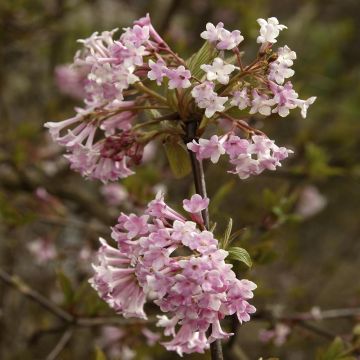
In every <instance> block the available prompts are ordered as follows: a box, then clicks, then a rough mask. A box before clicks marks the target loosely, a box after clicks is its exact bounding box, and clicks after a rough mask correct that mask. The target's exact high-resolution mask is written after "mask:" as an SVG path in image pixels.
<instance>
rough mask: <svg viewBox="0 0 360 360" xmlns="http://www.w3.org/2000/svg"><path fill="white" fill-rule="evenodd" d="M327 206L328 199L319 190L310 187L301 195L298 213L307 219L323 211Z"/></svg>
mask: <svg viewBox="0 0 360 360" xmlns="http://www.w3.org/2000/svg"><path fill="white" fill-rule="evenodd" d="M326 204H327V199H326V197H325V196H324V195H322V194H321V193H320V191H319V189H318V188H316V187H315V186H312V185H308V186H306V187H305V188H304V189H303V190H302V191H301V193H300V196H299V200H298V203H297V206H296V213H297V214H299V215H301V216H302V217H303V218H305V219H306V218H309V217H311V216H314V215H316V214H317V213H319V212H320V211H322V210H323V209H324V208H325V206H326Z"/></svg>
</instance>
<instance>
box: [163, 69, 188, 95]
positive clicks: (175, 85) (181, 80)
mask: <svg viewBox="0 0 360 360" xmlns="http://www.w3.org/2000/svg"><path fill="white" fill-rule="evenodd" d="M164 72H165V74H166V76H167V77H168V78H169V84H168V86H169V89H186V88H188V87H190V86H191V82H190V78H191V72H190V70H187V69H185V67H184V65H180V66H179V67H177V68H176V69H168V68H165V69H164Z"/></svg>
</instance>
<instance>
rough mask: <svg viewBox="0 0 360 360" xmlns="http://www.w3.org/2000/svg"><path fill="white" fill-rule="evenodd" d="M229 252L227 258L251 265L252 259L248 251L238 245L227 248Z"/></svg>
mask: <svg viewBox="0 0 360 360" xmlns="http://www.w3.org/2000/svg"><path fill="white" fill-rule="evenodd" d="M227 251H228V252H229V258H230V259H232V260H237V261H241V262H243V263H244V264H245V265H247V266H248V267H251V266H252V261H251V257H250V255H249V253H248V252H247V251H246V250H245V249H243V248H240V247H231V248H230V249H228V250H227Z"/></svg>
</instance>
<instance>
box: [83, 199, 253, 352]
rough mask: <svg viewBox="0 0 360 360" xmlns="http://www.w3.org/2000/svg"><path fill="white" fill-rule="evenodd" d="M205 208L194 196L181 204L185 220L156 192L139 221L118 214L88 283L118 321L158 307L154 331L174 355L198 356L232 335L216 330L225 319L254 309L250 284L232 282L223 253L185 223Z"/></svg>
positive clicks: (198, 224)
mask: <svg viewBox="0 0 360 360" xmlns="http://www.w3.org/2000/svg"><path fill="white" fill-rule="evenodd" d="M208 204H209V200H208V199H207V198H202V197H201V196H200V195H198V194H195V195H194V196H192V198H191V199H188V200H187V199H185V200H184V210H185V211H186V212H187V213H188V215H186V216H184V215H182V214H180V213H178V212H177V211H175V210H174V209H172V208H171V207H169V206H168V205H167V204H166V203H165V202H164V198H163V195H162V194H158V195H157V197H156V199H154V200H153V201H151V202H150V203H149V205H148V207H147V210H146V212H145V214H144V215H135V214H130V215H126V214H121V215H120V217H119V219H118V224H117V225H116V226H114V227H113V231H112V238H113V240H115V242H116V243H117V247H113V246H110V245H109V244H108V243H107V242H106V241H105V240H103V239H101V240H100V241H101V248H100V250H99V253H98V263H97V264H96V265H94V270H95V275H94V277H93V278H92V279H91V280H90V283H91V284H92V286H93V287H94V288H95V289H96V291H97V292H98V293H99V295H100V296H101V297H102V298H103V299H104V300H105V301H106V302H107V303H108V304H109V305H110V306H111V307H112V308H114V309H115V310H116V311H117V312H118V313H120V314H122V315H123V316H125V317H139V318H144V319H145V318H146V314H145V311H144V305H145V303H146V301H153V302H154V303H155V304H156V305H158V306H159V308H160V310H161V312H162V313H163V314H164V315H161V316H159V321H158V323H157V325H158V326H159V327H162V328H164V335H165V336H171V337H172V338H171V339H170V340H168V341H166V342H163V345H164V346H165V347H166V348H167V349H168V350H174V351H177V352H178V353H179V354H180V355H182V354H183V353H191V352H203V351H204V350H206V349H207V348H208V347H209V344H210V343H211V342H212V341H214V340H216V339H226V338H228V337H229V336H231V335H232V334H231V333H226V332H225V331H223V330H222V328H221V326H220V320H221V319H223V318H224V317H225V316H227V315H232V314H236V315H237V317H238V319H239V321H240V322H243V321H248V320H250V314H252V313H253V312H254V311H255V308H254V307H253V306H252V305H250V304H249V302H248V300H249V299H251V298H252V297H253V293H252V291H253V290H254V289H255V288H256V285H255V284H254V283H252V282H251V281H248V280H239V279H237V278H236V276H235V273H234V272H233V271H232V269H231V268H232V265H230V264H227V263H226V262H225V259H226V257H227V255H228V253H227V251H225V250H221V249H219V245H218V241H217V240H216V239H215V238H214V235H213V233H212V232H210V231H207V230H204V227H203V223H202V219H201V217H198V218H195V219H194V218H193V217H191V215H193V214H198V213H199V212H200V211H202V210H204V209H205V208H206V207H207V206H208ZM188 216H190V217H191V219H190V220H189V219H188ZM191 220H194V221H191ZM165 314H166V315H165ZM208 329H210V332H209V333H207V331H208Z"/></svg>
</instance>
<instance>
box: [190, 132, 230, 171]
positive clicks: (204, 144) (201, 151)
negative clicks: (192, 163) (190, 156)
mask: <svg viewBox="0 0 360 360" xmlns="http://www.w3.org/2000/svg"><path fill="white" fill-rule="evenodd" d="M224 140H225V138H222V139H219V137H218V136H217V135H213V136H212V137H211V138H210V139H209V140H207V139H202V138H200V139H199V141H198V143H197V142H196V140H193V141H192V142H191V143H188V144H187V148H188V149H189V150H191V151H193V152H195V153H196V158H197V159H198V160H203V159H211V161H212V162H213V163H214V164H215V163H217V162H218V161H219V158H220V156H221V155H223V154H225V149H224V147H223V142H224Z"/></svg>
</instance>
